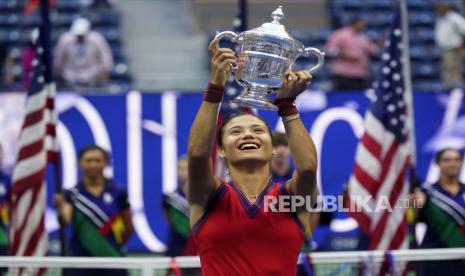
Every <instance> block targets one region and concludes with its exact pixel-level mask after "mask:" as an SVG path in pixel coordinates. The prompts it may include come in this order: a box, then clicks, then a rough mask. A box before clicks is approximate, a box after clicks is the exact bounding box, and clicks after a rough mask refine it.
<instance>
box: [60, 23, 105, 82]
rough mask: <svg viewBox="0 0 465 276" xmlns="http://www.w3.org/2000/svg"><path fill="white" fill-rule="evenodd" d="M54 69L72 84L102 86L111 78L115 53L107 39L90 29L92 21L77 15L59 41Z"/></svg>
mask: <svg viewBox="0 0 465 276" xmlns="http://www.w3.org/2000/svg"><path fill="white" fill-rule="evenodd" d="M54 68H55V71H56V73H57V75H58V77H59V78H61V79H63V80H64V82H65V84H67V85H68V86H70V87H92V86H99V85H102V84H104V83H105V82H106V81H107V80H108V74H109V73H110V71H111V70H112V68H113V56H112V52H111V49H110V47H109V45H108V43H107V41H106V40H105V38H104V37H103V36H102V35H100V34H99V33H97V32H95V31H92V30H91V26H90V22H89V20H87V19H85V18H78V19H76V20H75V21H74V22H73V24H72V25H71V30H70V31H69V32H67V33H65V34H63V35H62V37H60V39H59V41H58V45H57V47H56V49H55V59H54Z"/></svg>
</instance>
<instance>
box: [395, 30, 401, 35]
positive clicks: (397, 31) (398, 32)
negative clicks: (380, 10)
mask: <svg viewBox="0 0 465 276" xmlns="http://www.w3.org/2000/svg"><path fill="white" fill-rule="evenodd" d="M401 34H402V31H401V30H400V29H395V30H394V35H395V36H400V35H401Z"/></svg>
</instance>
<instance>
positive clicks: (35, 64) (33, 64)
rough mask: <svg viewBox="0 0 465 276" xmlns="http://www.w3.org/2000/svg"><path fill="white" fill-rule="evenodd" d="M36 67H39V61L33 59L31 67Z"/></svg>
mask: <svg viewBox="0 0 465 276" xmlns="http://www.w3.org/2000/svg"><path fill="white" fill-rule="evenodd" d="M37 65H39V61H38V60H37V59H36V58H35V59H33V60H32V66H34V67H36V66H37Z"/></svg>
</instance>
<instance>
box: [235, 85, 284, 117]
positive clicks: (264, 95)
mask: <svg viewBox="0 0 465 276" xmlns="http://www.w3.org/2000/svg"><path fill="white" fill-rule="evenodd" d="M269 92H270V88H269V87H268V86H266V85H256V84H252V85H251V86H250V87H247V90H246V91H245V92H244V93H243V94H242V95H240V96H239V97H237V98H236V99H234V100H233V101H234V102H235V103H237V104H239V105H241V106H247V107H253V108H256V109H262V110H274V111H276V110H278V107H277V106H275V105H274V104H273V103H272V102H271V101H270V99H269V98H268V94H269Z"/></svg>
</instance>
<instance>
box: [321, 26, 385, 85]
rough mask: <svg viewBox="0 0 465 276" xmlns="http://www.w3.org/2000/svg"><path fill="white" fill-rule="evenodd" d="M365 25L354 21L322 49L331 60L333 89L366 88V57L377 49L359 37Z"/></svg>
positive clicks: (361, 36) (368, 74)
mask: <svg viewBox="0 0 465 276" xmlns="http://www.w3.org/2000/svg"><path fill="white" fill-rule="evenodd" d="M365 27H366V23H365V21H363V20H362V19H360V18H354V19H352V21H351V24H350V26H348V27H343V28H341V29H338V30H336V31H335V32H334V33H332V34H331V35H330V37H329V38H328V41H327V43H326V46H325V50H326V53H327V55H328V56H329V57H330V58H332V67H331V70H332V78H333V86H334V89H335V90H362V89H366V88H368V87H369V85H370V71H369V62H370V57H371V56H373V55H375V54H377V53H378V52H379V47H378V46H377V45H376V44H375V43H374V42H372V41H371V40H370V39H369V38H368V36H366V35H365V34H363V31H364V30H365Z"/></svg>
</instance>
